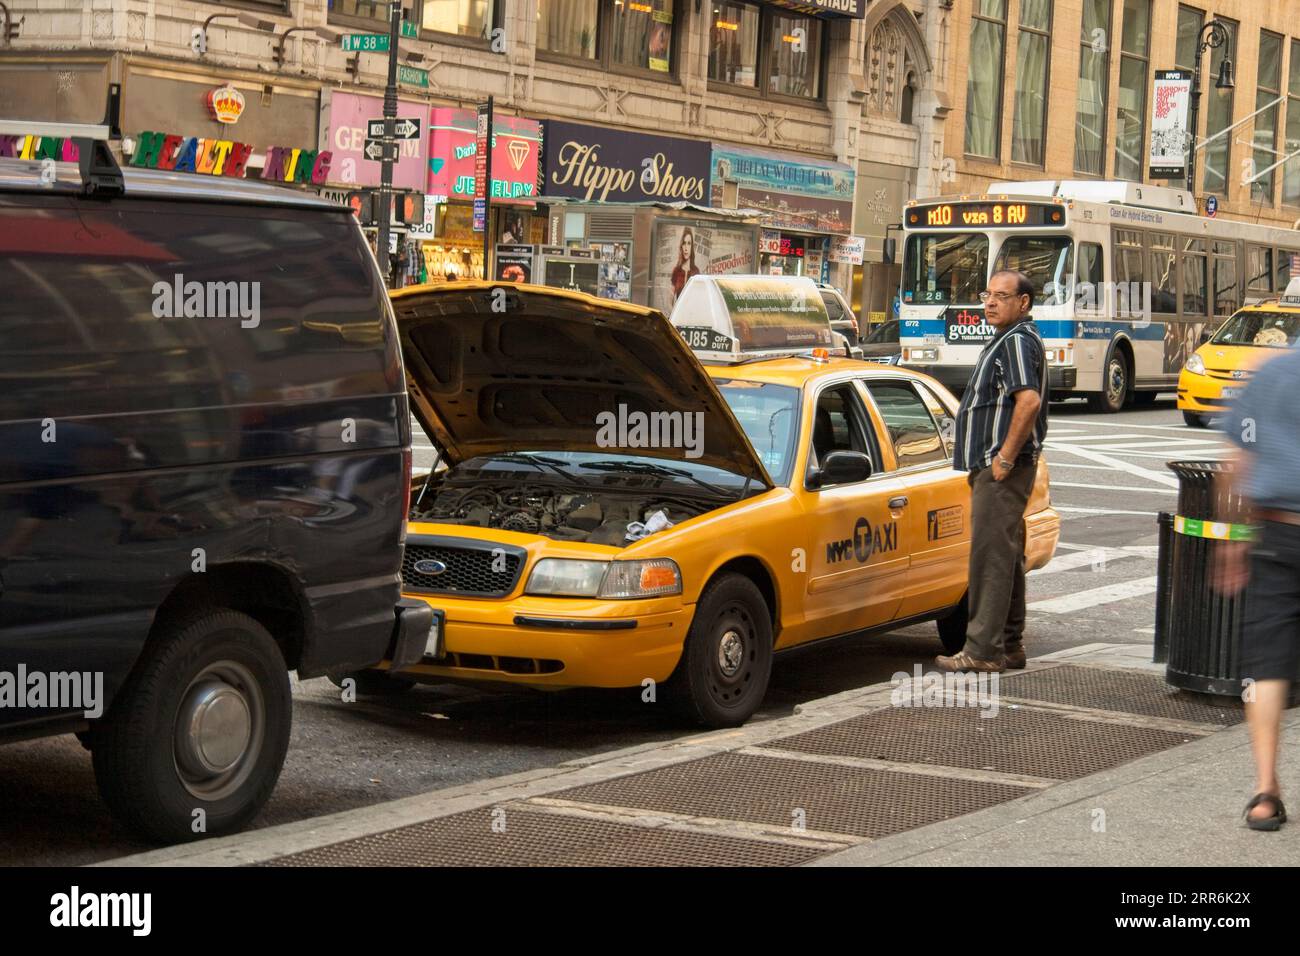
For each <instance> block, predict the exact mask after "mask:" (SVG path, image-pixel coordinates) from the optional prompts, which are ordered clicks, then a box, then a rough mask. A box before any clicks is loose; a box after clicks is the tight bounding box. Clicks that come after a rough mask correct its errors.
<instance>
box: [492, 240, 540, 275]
mask: <svg viewBox="0 0 1300 956" xmlns="http://www.w3.org/2000/svg"><path fill="white" fill-rule="evenodd" d="M496 263H497V278H498V279H500V280H501V281H502V282H532V281H533V247H532V246H512V245H499V246H497V255H496Z"/></svg>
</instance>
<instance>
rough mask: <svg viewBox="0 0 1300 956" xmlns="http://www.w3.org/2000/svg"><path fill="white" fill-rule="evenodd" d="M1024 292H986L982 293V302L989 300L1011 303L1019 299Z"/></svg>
mask: <svg viewBox="0 0 1300 956" xmlns="http://www.w3.org/2000/svg"><path fill="white" fill-rule="evenodd" d="M1022 295H1024V293H1023V292H989V291H988V290H985V291H984V292H981V293H980V301H981V302H987V301H988V300H989V299H997V300H998V301H999V302H1009V301H1010V300H1012V299H1018V298H1020V297H1021V296H1022Z"/></svg>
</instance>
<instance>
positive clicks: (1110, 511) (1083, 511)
mask: <svg viewBox="0 0 1300 956" xmlns="http://www.w3.org/2000/svg"><path fill="white" fill-rule="evenodd" d="M1052 509H1053V510H1054V511H1058V512H1060V513H1061V514H1078V515H1143V516H1145V517H1148V518H1154V517H1155V516H1156V512H1154V511H1117V510H1116V509H1114V508H1076V507H1074V506H1072V505H1057V504H1054V505H1052Z"/></svg>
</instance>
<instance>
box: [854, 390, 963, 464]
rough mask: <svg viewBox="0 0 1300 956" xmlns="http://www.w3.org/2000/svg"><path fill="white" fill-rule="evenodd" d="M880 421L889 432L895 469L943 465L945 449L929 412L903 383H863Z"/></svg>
mask: <svg viewBox="0 0 1300 956" xmlns="http://www.w3.org/2000/svg"><path fill="white" fill-rule="evenodd" d="M866 384H867V390H868V391H869V392H871V397H872V399H874V400H875V403H876V408H878V409H879V410H880V417H881V418H882V419H884V422H885V427H886V428H888V429H889V439H890V441H892V442H893V444H894V454H895V455H897V456H898V467H899V468H910V467H912V466H913V465H924V464H928V463H930V462H936V461H945V460H947V458H948V452H947V449H946V448H945V447H944V443H943V439H942V437H941V436H940V434H939V427H938V426H937V425H936V424H935V423H934V418H933V417H932V416H931V415H930V411H929V409H927V408H926V407H925V403H924V402H922V401H921V396H919V395H918V394H917V393H916V389H914V388H912V386H911V385H910V384H909V383H907V382H867V383H866Z"/></svg>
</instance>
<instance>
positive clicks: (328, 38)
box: [271, 27, 339, 67]
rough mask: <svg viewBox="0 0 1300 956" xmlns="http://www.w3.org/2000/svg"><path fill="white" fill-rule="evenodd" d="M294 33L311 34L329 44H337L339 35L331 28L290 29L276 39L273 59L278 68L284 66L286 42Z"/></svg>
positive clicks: (272, 53)
mask: <svg viewBox="0 0 1300 956" xmlns="http://www.w3.org/2000/svg"><path fill="white" fill-rule="evenodd" d="M294 33H311V34H313V35H314V36H317V37H319V38H320V39H322V40H324V41H325V42H327V43H337V42H338V40H339V33H338V31H337V30H331V29H330V28H329V27H290V28H289V29H287V30H285V31H284V32H283V33H281V34H280V35H279V36H277V37H276V38H275V47H274V49H272V50H271V57H272V59H274V60H275V65H276V66H280V67H282V66H284V55H285V47H286V46H287V44H286V43H285V41H286V40H288V39H289V36H290V34H294Z"/></svg>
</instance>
